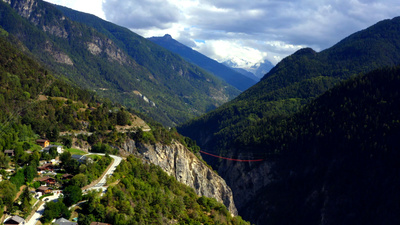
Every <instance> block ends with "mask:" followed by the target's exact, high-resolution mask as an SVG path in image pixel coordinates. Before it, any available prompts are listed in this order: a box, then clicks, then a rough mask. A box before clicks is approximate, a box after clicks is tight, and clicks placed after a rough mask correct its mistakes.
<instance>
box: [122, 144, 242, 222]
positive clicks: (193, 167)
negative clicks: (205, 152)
mask: <svg viewBox="0 0 400 225" xmlns="http://www.w3.org/2000/svg"><path fill="white" fill-rule="evenodd" d="M123 149H124V150H125V151H127V152H129V153H131V154H135V155H136V156H138V157H141V158H143V159H144V160H145V161H147V162H149V163H153V164H156V165H158V166H160V167H161V168H162V169H163V170H164V171H165V172H167V173H168V174H169V175H172V176H174V177H175V178H176V179H177V180H178V181H179V182H181V183H183V184H186V185H188V186H189V187H192V188H193V189H194V190H195V192H196V193H197V194H198V195H200V196H206V197H210V198H215V199H216V200H217V201H218V202H221V203H223V204H224V205H225V206H226V207H227V208H228V210H229V211H230V212H231V213H232V214H233V215H237V209H236V206H235V203H234V201H233V195H232V190H231V189H230V188H229V186H228V185H227V184H226V183H225V181H224V180H223V179H222V178H221V177H220V176H219V175H218V174H216V173H215V172H214V171H213V170H212V169H210V168H209V167H208V166H207V165H206V164H205V163H203V162H202V161H200V160H199V159H198V158H197V157H196V156H195V155H194V154H193V153H192V152H190V151H189V150H188V149H187V148H185V147H184V146H183V145H182V144H180V143H176V142H174V143H173V144H171V145H162V144H155V145H148V144H141V143H136V142H135V141H133V140H128V141H126V142H125V143H124V144H123Z"/></svg>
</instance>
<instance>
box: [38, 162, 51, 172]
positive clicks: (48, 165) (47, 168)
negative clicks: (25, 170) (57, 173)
mask: <svg viewBox="0 0 400 225" xmlns="http://www.w3.org/2000/svg"><path fill="white" fill-rule="evenodd" d="M37 169H38V171H54V165H53V164H52V163H46V164H44V165H42V166H39V167H38V168H37Z"/></svg>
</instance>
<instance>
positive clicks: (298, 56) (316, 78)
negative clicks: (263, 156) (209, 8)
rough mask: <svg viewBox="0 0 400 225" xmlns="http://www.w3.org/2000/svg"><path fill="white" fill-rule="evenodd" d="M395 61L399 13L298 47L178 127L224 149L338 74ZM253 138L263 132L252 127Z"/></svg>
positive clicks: (399, 46)
mask: <svg viewBox="0 0 400 225" xmlns="http://www.w3.org/2000/svg"><path fill="white" fill-rule="evenodd" d="M399 63H400V18H399V17H397V18H394V19H391V20H384V21H381V22H379V23H377V24H375V25H373V26H371V27H369V28H368V29H365V30H362V31H360V32H357V33H355V34H353V35H351V36H349V37H348V38H346V39H344V40H342V41H341V42H339V43H338V44H336V45H335V46H333V47H331V48H329V49H326V50H324V51H322V52H319V53H317V52H315V51H314V50H312V49H310V48H306V49H301V50H299V51H297V52H296V53H294V54H293V55H291V56H289V57H287V58H285V59H283V60H282V61H281V62H280V63H279V64H278V65H276V66H275V67H274V68H273V69H272V70H271V71H270V72H269V73H267V74H266V75H265V76H264V78H263V79H262V80H261V81H260V82H259V83H257V84H256V85H254V86H253V87H251V88H249V89H248V90H246V91H245V92H243V93H242V94H241V95H240V96H238V97H237V98H236V99H234V100H233V101H231V102H229V103H227V104H225V105H223V106H221V107H219V108H218V109H217V110H214V111H212V112H210V113H208V114H206V115H204V116H202V117H200V118H198V119H195V120H193V121H190V122H189V123H187V124H185V125H182V126H181V127H180V128H179V129H178V130H179V131H180V132H181V133H182V134H184V135H186V136H189V137H191V138H193V139H195V140H196V141H197V143H198V144H199V145H200V146H201V147H203V148H205V149H207V150H209V151H212V152H221V151H225V152H226V151H229V146H231V145H232V144H233V143H232V140H234V139H235V138H237V137H238V136H239V135H240V134H241V133H242V132H243V130H244V129H246V128H247V127H249V126H253V125H254V124H256V123H257V122H259V121H261V120H275V119H276V118H277V117H281V116H285V115H290V114H292V113H294V112H296V111H298V110H299V108H300V107H301V106H302V105H304V104H305V103H307V102H310V101H311V100H312V99H314V98H315V97H317V96H318V95H320V94H322V93H324V92H325V91H327V90H328V89H329V88H331V87H333V86H334V85H335V84H337V83H338V82H340V81H342V80H346V79H349V78H350V77H352V76H355V75H357V74H360V73H363V72H368V71H371V70H373V69H376V68H379V67H382V66H393V65H397V64H399ZM254 135H255V136H254V139H258V138H259V137H260V136H262V135H264V133H263V131H262V130H260V131H259V132H254Z"/></svg>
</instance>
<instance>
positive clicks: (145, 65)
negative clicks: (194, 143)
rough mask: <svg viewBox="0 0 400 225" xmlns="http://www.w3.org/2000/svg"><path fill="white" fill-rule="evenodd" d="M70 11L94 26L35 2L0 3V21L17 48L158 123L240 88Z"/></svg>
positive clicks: (197, 110)
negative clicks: (19, 43)
mask: <svg viewBox="0 0 400 225" xmlns="http://www.w3.org/2000/svg"><path fill="white" fill-rule="evenodd" d="M68 12H70V13H74V12H72V11H71V10H70V11H68ZM75 15H80V16H81V17H82V18H83V17H84V18H87V17H89V18H90V21H94V23H95V24H98V25H99V26H101V28H99V27H98V26H94V25H93V27H94V28H93V27H90V26H88V25H85V24H82V23H79V22H74V21H72V20H70V19H69V18H68V17H67V16H65V15H64V14H63V12H61V11H60V10H59V9H58V8H56V7H55V6H54V5H52V4H49V3H46V2H43V1H41V0H34V1H32V2H27V1H22V0H15V1H9V4H7V3H5V2H3V1H1V2H0V26H1V27H2V28H3V29H4V30H6V31H7V32H9V33H10V34H13V35H14V36H15V37H17V38H18V39H19V40H20V41H21V43H22V44H23V45H22V46H20V47H21V48H22V49H24V51H26V52H29V53H30V54H32V55H33V56H34V57H36V58H37V59H38V60H40V61H41V62H42V63H44V64H46V65H47V66H48V68H51V69H52V70H54V71H57V72H58V73H60V74H63V75H65V77H67V78H68V79H70V80H71V81H73V82H75V83H76V84H78V85H79V86H81V87H84V88H87V89H91V90H95V91H96V92H97V93H98V94H99V95H100V96H104V97H109V98H110V99H112V100H113V101H118V102H120V103H122V104H124V105H125V106H128V107H132V108H135V109H137V110H139V111H141V112H146V114H148V115H149V116H151V117H152V118H154V119H155V120H157V121H159V122H161V123H163V124H165V125H169V126H172V125H175V124H178V123H181V122H184V121H186V120H188V119H189V118H192V117H194V116H196V115H201V114H202V113H204V112H206V111H208V110H211V109H214V108H216V107H217V106H219V105H221V104H222V103H224V102H226V101H228V100H229V99H231V98H232V97H234V96H236V95H237V94H238V93H239V90H237V89H236V88H233V87H232V86H230V85H227V84H226V83H225V82H223V81H221V80H220V79H218V78H216V77H214V76H213V75H210V74H208V73H207V72H205V71H204V70H202V69H200V68H199V67H196V66H193V65H191V64H189V63H187V62H186V61H184V60H183V59H182V58H180V57H179V56H178V55H175V54H173V53H171V52H169V51H167V50H165V49H163V48H161V47H159V46H158V45H155V44H154V43H152V42H150V41H148V40H146V39H145V38H142V37H140V36H139V35H137V34H135V33H133V32H131V31H129V30H128V29H126V28H122V27H119V26H117V25H114V24H111V23H108V22H106V21H103V20H100V19H99V18H96V17H94V16H89V15H87V14H82V13H78V12H75Z"/></svg>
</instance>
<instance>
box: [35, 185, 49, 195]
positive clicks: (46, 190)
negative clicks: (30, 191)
mask: <svg viewBox="0 0 400 225" xmlns="http://www.w3.org/2000/svg"><path fill="white" fill-rule="evenodd" d="M51 190H52V189H51V188H50V187H46V186H40V187H38V188H37V189H36V192H40V193H42V195H44V194H49V193H51Z"/></svg>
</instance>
